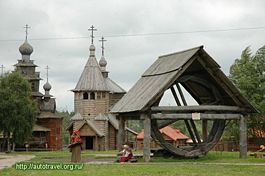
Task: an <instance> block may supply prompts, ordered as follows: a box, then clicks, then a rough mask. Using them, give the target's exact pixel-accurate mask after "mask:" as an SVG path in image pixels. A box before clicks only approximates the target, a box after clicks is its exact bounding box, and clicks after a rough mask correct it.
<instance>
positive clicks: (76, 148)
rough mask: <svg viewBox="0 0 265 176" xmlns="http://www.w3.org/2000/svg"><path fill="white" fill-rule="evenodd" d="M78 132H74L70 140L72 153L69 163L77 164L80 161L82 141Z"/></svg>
mask: <svg viewBox="0 0 265 176" xmlns="http://www.w3.org/2000/svg"><path fill="white" fill-rule="evenodd" d="M79 133H80V132H79V131H78V130H74V131H73V134H72V136H71V138H70V145H69V146H68V147H69V148H70V152H72V157H71V162H74V163H78V162H80V161H81V150H82V140H81V137H80V134H79Z"/></svg>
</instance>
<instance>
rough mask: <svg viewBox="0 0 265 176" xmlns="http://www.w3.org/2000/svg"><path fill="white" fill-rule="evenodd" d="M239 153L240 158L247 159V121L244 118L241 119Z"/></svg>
mask: <svg viewBox="0 0 265 176" xmlns="http://www.w3.org/2000/svg"><path fill="white" fill-rule="evenodd" d="M239 131H240V134H239V151H240V158H242V159H245V158H247V151H248V149H247V119H246V117H244V116H241V118H240V126H239Z"/></svg>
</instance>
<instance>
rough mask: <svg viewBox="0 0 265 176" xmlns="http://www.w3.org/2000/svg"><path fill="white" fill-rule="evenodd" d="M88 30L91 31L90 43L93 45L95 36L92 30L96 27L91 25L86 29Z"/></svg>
mask: <svg viewBox="0 0 265 176" xmlns="http://www.w3.org/2000/svg"><path fill="white" fill-rule="evenodd" d="M88 31H91V36H90V37H91V45H93V44H94V38H95V36H94V31H97V29H96V28H95V26H93V25H92V26H91V27H90V28H89V29H88Z"/></svg>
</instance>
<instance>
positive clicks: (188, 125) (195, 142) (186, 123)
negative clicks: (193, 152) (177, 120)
mask: <svg viewBox="0 0 265 176" xmlns="http://www.w3.org/2000/svg"><path fill="white" fill-rule="evenodd" d="M184 122H185V125H186V127H187V129H188V132H189V134H190V137H191V140H192V142H193V144H197V141H196V139H195V136H194V134H193V131H192V129H191V127H190V123H189V121H188V120H184Z"/></svg>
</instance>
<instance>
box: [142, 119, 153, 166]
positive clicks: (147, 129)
mask: <svg viewBox="0 0 265 176" xmlns="http://www.w3.org/2000/svg"><path fill="white" fill-rule="evenodd" d="M141 118H143V119H144V141H143V142H144V149H143V158H144V161H145V162H149V161H150V155H151V150H150V140H151V118H150V116H148V115H146V114H142V115H141Z"/></svg>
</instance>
